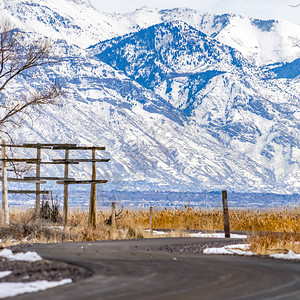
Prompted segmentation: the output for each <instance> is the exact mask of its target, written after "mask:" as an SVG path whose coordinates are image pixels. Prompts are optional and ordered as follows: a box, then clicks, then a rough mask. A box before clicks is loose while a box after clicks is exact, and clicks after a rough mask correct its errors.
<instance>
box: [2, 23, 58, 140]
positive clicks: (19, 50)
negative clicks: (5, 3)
mask: <svg viewBox="0 0 300 300" xmlns="http://www.w3.org/2000/svg"><path fill="white" fill-rule="evenodd" d="M24 37H25V36H24V34H23V33H22V32H21V31H19V30H17V29H15V28H14V27H13V26H12V25H11V23H10V22H9V21H4V22H3V23H2V25H1V24H0V97H1V94H2V96H3V95H4V94H3V93H2V92H3V91H5V89H6V88H7V86H8V85H10V84H13V83H14V82H17V81H18V79H19V78H20V77H27V78H31V79H32V78H34V77H35V76H37V75H38V74H39V70H40V69H41V68H43V67H45V66H49V65H53V64H55V63H58V62H60V61H61V60H60V59H59V58H57V57H56V56H54V55H53V49H52V45H51V42H50V41H49V40H46V39H40V40H37V41H31V42H30V43H29V44H28V42H27V44H26V43H25V39H24ZM29 71H30V73H28V72H29ZM33 80H34V79H33ZM30 90H33V91H31V92H29V91H28V90H26V89H25V90H24V92H23V95H22V94H21V95H20V94H19V95H18V99H13V98H12V97H11V95H10V99H12V100H9V101H4V99H1V98H0V100H2V101H1V102H2V103H1V104H0V109H1V114H0V134H1V133H4V134H6V135H8V136H9V137H11V136H10V135H9V134H8V131H7V130H6V127H7V126H8V125H13V126H16V125H19V124H20V120H21V119H22V118H21V116H22V114H30V111H31V110H30V109H31V108H32V107H34V106H38V105H44V104H53V103H55V101H56V99H57V98H58V97H59V96H61V95H62V90H61V89H60V88H59V87H58V85H57V84H56V83H54V84H53V85H52V86H50V87H49V88H47V89H45V88H43V89H41V88H40V87H38V88H36V89H34V88H33V87H30Z"/></svg>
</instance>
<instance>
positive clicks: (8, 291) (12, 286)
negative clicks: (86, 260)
mask: <svg viewBox="0 0 300 300" xmlns="http://www.w3.org/2000/svg"><path fill="white" fill-rule="evenodd" d="M71 282H72V279H63V280H61V281H47V280H40V281H34V282H1V283H0V298H7V297H13V296H16V295H19V294H24V293H33V292H37V291H44V290H46V289H49V288H54V287H57V286H60V285H64V284H68V283H71Z"/></svg>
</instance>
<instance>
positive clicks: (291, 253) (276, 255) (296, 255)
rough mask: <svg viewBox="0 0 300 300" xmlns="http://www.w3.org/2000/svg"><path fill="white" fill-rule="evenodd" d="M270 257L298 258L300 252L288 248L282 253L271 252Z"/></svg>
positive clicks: (299, 258)
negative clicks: (286, 251)
mask: <svg viewBox="0 0 300 300" xmlns="http://www.w3.org/2000/svg"><path fill="white" fill-rule="evenodd" d="M270 257H273V258H278V259H285V260H300V254H296V253H294V252H293V251H292V250H290V251H289V252H288V253H286V254H283V253H277V254H271V255H270Z"/></svg>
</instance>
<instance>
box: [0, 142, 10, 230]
mask: <svg viewBox="0 0 300 300" xmlns="http://www.w3.org/2000/svg"><path fill="white" fill-rule="evenodd" d="M2 145H3V146H2V159H6V147H5V141H4V140H2ZM7 195H8V192H7V169H6V162H5V161H4V160H2V224H3V225H8V224H9V212H8V197H7Z"/></svg>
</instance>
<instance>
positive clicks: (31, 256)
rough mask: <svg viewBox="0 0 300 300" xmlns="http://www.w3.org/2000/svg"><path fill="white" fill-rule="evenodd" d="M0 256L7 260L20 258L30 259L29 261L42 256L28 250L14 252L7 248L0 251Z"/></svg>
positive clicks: (40, 258)
mask: <svg viewBox="0 0 300 300" xmlns="http://www.w3.org/2000/svg"><path fill="white" fill-rule="evenodd" d="M0 257H4V258H6V259H9V260H21V261H31V262H34V261H39V260H42V257H41V256H39V255H38V254H37V253H36V252H30V251H28V252H26V253H23V252H20V253H16V254H14V253H13V252H12V251H11V250H9V249H4V250H2V251H0Z"/></svg>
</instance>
